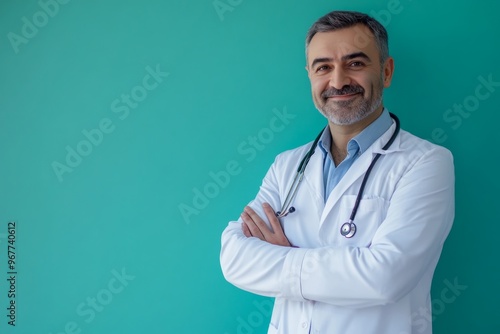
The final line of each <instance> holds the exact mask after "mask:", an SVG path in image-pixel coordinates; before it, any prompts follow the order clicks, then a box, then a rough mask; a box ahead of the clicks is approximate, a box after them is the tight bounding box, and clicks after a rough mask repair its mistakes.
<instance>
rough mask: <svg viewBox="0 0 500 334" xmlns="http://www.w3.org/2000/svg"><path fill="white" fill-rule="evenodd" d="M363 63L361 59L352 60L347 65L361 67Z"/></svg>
mask: <svg viewBox="0 0 500 334" xmlns="http://www.w3.org/2000/svg"><path fill="white" fill-rule="evenodd" d="M363 66H365V64H364V63H363V62H361V61H353V62H352V63H350V64H349V67H363Z"/></svg>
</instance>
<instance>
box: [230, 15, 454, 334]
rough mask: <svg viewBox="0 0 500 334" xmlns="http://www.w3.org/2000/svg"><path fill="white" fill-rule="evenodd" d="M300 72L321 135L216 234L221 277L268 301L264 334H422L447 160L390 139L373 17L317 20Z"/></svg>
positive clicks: (400, 138)
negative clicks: (321, 121) (321, 120)
mask: <svg viewBox="0 0 500 334" xmlns="http://www.w3.org/2000/svg"><path fill="white" fill-rule="evenodd" d="M306 61H307V65H306V70H307V73H308V76H309V79H310V81H311V88H312V97H313V101H314V104H315V106H316V108H317V109H318V110H319V111H320V112H321V113H322V114H323V115H324V116H325V117H326V118H327V119H328V127H327V128H325V130H324V131H323V132H322V133H321V134H320V137H319V138H318V141H317V144H316V142H315V143H313V144H311V143H309V144H307V145H304V146H302V147H299V148H297V149H294V150H291V151H287V152H284V153H282V154H280V155H278V157H277V158H276V160H275V162H274V163H273V165H272V166H271V168H270V169H269V171H268V173H267V175H266V176H265V178H264V181H263V184H262V186H261V188H260V191H259V193H258V194H257V197H256V198H255V200H254V201H252V202H251V203H250V204H249V205H248V206H247V207H245V208H244V210H243V213H242V214H241V217H240V219H239V220H238V221H237V222H231V223H229V225H228V227H227V228H226V229H225V230H224V232H223V234H222V250H221V266H222V270H223V273H224V276H225V278H226V279H227V280H228V281H229V282H231V283H232V284H234V285H236V286H237V287H240V288H241V289H244V290H246V291H250V292H253V293H256V294H259V295H262V296H270V297H275V298H276V300H275V304H274V309H273V314H272V317H271V323H270V326H269V331H268V333H283V334H294V333H327V334H358V333H376V334H410V333H427V334H429V333H432V326H431V325H432V324H431V319H432V315H431V297H430V287H431V281H432V276H433V273H434V269H435V267H436V264H437V262H438V259H439V256H440V253H441V250H442V247H443V243H444V241H445V239H446V237H447V235H448V233H449V231H450V229H451V226H452V222H453V217H454V170H453V161H452V156H451V154H450V152H449V151H448V150H446V149H444V148H442V147H439V146H437V145H434V144H432V143H429V142H427V141H425V140H422V139H419V138H417V137H415V136H413V135H411V134H409V133H408V132H406V131H403V130H401V131H399V132H398V130H399V122H396V119H392V118H391V115H390V114H389V112H388V111H387V109H385V108H384V106H383V102H382V91H383V89H384V88H387V87H389V85H390V83H391V79H392V74H393V71H394V60H393V58H391V57H390V56H389V52H388V46H387V32H386V30H385V29H384V27H383V26H382V25H381V24H380V23H378V22H377V21H376V20H374V19H373V18H371V17H369V16H367V15H364V14H361V13H357V12H332V13H329V14H327V15H325V16H324V17H322V18H320V19H319V20H318V21H317V22H316V23H314V24H313V26H312V27H311V28H310V30H309V33H308V35H307V38H306ZM314 149H315V150H314ZM310 150H311V151H310ZM312 150H314V153H313V151H312ZM308 152H310V159H309V162H308V163H307V166H306V169H305V171H304V175H303V179H302V181H301V182H300V183H299V184H298V188H297V190H296V192H295V191H294V189H295V186H293V184H295V185H296V183H294V178H295V175H296V171H297V168H298V167H299V164H301V161H302V160H303V158H304V156H306V155H307V154H308ZM305 160H307V158H306V159H305ZM374 160H375V162H374ZM304 164H305V162H304ZM304 164H302V165H304ZM366 174H369V176H366ZM362 184H363V185H362ZM288 195H290V196H288ZM358 195H359V197H360V198H359V206H357V208H356V209H355V210H353V208H354V207H355V206H356V202H357V197H358ZM287 196H288V199H287ZM290 199H291V201H290ZM285 202H286V203H285ZM280 209H281V210H280ZM276 211H282V212H277V213H275V212H276ZM351 220H352V221H351Z"/></svg>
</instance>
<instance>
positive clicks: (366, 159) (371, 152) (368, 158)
mask: <svg viewBox="0 0 500 334" xmlns="http://www.w3.org/2000/svg"><path fill="white" fill-rule="evenodd" d="M395 128H396V126H395V124H394V123H393V125H392V126H391V127H390V128H389V130H387V131H386V132H385V133H384V134H383V135H382V136H380V138H379V139H377V140H376V141H375V142H374V143H373V144H372V145H371V146H370V147H369V148H368V149H367V150H366V151H365V152H364V153H363V154H362V155H361V156H360V157H359V158H358V159H357V160H356V161H355V162H354V163H353V164H352V166H351V167H350V168H349V170H348V171H347V172H346V173H345V175H344V176H343V177H342V179H341V180H340V182H339V183H338V184H337V186H336V187H335V188H333V190H332V192H331V193H330V196H329V197H328V199H327V201H326V203H325V206H324V210H323V212H322V214H321V220H320V228H321V226H322V225H323V222H324V221H325V219H326V218H327V216H328V214H329V213H330V211H331V210H332V208H333V206H334V205H335V203H337V201H338V200H339V199H340V197H342V195H344V193H345V192H346V191H347V189H349V188H350V187H351V186H352V184H353V183H354V182H356V181H357V180H358V179H359V178H362V177H363V176H364V175H365V173H366V170H367V169H368V167H369V166H370V163H371V162H372V160H373V157H374V156H375V154H377V153H381V154H382V155H384V154H390V153H392V152H395V151H399V150H400V148H399V143H400V136H399V135H398V136H397V137H396V139H395V140H394V142H393V143H392V145H391V147H390V148H389V149H388V150H386V151H384V150H382V147H383V146H384V145H385V143H387V142H388V141H389V139H390V137H391V135H392V134H393V133H394V130H395ZM370 177H372V175H370ZM321 181H323V178H322V179H321ZM357 191H358V189H356V191H355V192H354V194H355V195H357V194H358V192H357ZM322 193H323V191H322ZM347 218H348V217H347Z"/></svg>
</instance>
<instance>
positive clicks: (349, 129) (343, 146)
mask: <svg viewBox="0 0 500 334" xmlns="http://www.w3.org/2000/svg"><path fill="white" fill-rule="evenodd" d="M383 110H384V107H383V106H380V107H379V108H378V109H377V110H375V111H374V112H373V113H371V114H370V115H368V116H367V117H365V118H364V119H362V120H360V121H359V122H356V123H354V124H349V125H337V124H334V123H332V122H328V125H329V128H330V133H331V135H332V145H331V147H330V151H331V153H332V157H333V159H334V162H335V165H338V164H339V163H340V162H341V161H342V160H344V158H345V157H346V156H347V144H348V143H349V140H351V139H352V138H354V137H355V136H357V135H358V134H359V133H360V132H361V131H363V130H364V129H365V128H366V127H367V126H368V125H370V124H371V123H373V121H375V120H376V119H377V118H378V117H379V116H380V115H381V114H382V111H383ZM337 160H338V161H337Z"/></svg>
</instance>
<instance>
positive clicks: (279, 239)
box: [241, 203, 292, 247]
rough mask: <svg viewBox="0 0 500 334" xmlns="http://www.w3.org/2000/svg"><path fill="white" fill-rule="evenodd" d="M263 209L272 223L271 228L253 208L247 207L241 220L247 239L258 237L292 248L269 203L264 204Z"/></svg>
mask: <svg viewBox="0 0 500 334" xmlns="http://www.w3.org/2000/svg"><path fill="white" fill-rule="evenodd" d="M262 208H264V213H265V214H266V216H267V219H268V220H269V222H270V223H271V228H269V227H268V226H267V224H266V223H265V222H264V221H263V220H262V219H261V218H260V217H259V215H258V214H257V213H255V211H254V210H253V209H252V208H251V207H249V206H246V207H245V209H244V211H243V213H242V214H241V219H243V223H242V224H241V228H242V230H243V234H244V235H245V236H246V237H256V238H259V239H260V240H263V241H267V242H269V243H270V244H273V245H278V246H287V247H291V246H292V245H291V244H290V242H289V241H288V239H287V238H286V236H285V233H284V232H283V228H282V227H281V224H280V221H279V219H278V218H277V217H276V214H275V213H274V210H273V208H272V207H271V206H270V205H269V204H268V203H264V204H262Z"/></svg>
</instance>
